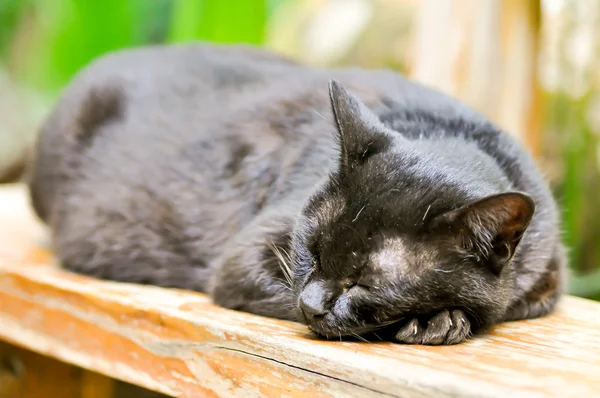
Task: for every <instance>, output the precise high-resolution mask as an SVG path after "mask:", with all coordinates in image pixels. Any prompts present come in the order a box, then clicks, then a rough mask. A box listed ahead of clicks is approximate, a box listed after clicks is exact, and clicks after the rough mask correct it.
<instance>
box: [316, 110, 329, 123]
mask: <svg viewBox="0 0 600 398" xmlns="http://www.w3.org/2000/svg"><path fill="white" fill-rule="evenodd" d="M312 111H313V112H314V113H316V114H317V115H319V116H321V118H323V120H327V121H328V122H329V121H330V120H329V119H327V118H326V117H325V116H323V115H321V114H320V113H319V112H317V111H316V110H314V109H313V110H312Z"/></svg>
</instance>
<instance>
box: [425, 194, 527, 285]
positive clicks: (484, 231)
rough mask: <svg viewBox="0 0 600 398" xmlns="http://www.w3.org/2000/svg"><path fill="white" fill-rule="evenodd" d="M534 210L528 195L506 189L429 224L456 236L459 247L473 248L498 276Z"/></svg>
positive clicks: (512, 253) (511, 255) (512, 252)
mask: <svg viewBox="0 0 600 398" xmlns="http://www.w3.org/2000/svg"><path fill="white" fill-rule="evenodd" d="M534 212H535V202H534V200H533V199H532V198H531V197H530V196H529V195H527V194H524V193H521V192H507V193H502V194H497V195H492V196H488V197H486V198H483V199H480V200H478V201H476V202H474V203H471V204H468V205H466V206H464V207H461V208H459V209H457V210H453V211H450V212H447V213H444V214H441V215H439V216H437V217H435V218H434V219H433V220H432V224H431V225H432V227H434V228H435V229H439V230H440V231H443V232H445V233H450V234H452V235H453V236H454V237H456V238H458V239H459V244H460V245H461V246H462V247H463V248H465V249H467V250H473V251H475V252H476V254H477V255H478V256H480V257H481V258H482V259H483V261H484V262H485V263H486V264H487V265H488V266H489V267H490V270H491V271H492V272H493V273H494V274H496V275H499V274H500V273H501V272H502V270H503V269H504V267H505V266H506V265H507V264H508V263H509V262H510V260H511V259H512V258H513V256H514V254H515V251H516V249H517V246H518V245H519V243H520V242H521V238H522V237H523V235H524V234H525V231H526V230H527V227H528V226H529V223H530V222H531V219H532V217H533V214H534Z"/></svg>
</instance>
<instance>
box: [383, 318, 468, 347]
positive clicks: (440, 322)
mask: <svg viewBox="0 0 600 398" xmlns="http://www.w3.org/2000/svg"><path fill="white" fill-rule="evenodd" d="M470 333H471V323H470V322H469V319H468V318H467V316H466V315H465V313H464V312H463V311H461V310H444V311H442V312H439V313H437V314H435V315H434V316H432V317H431V318H429V319H428V320H427V325H426V326H423V325H422V323H421V322H419V319H417V318H415V319H412V320H410V321H408V322H407V323H406V324H404V325H403V326H402V328H401V329H400V330H399V331H398V333H396V336H395V340H396V341H398V342H399V343H406V344H426V345H442V344H444V345H450V344H458V343H462V342H463V341H465V340H466V339H467V337H468V336H469V334H470Z"/></svg>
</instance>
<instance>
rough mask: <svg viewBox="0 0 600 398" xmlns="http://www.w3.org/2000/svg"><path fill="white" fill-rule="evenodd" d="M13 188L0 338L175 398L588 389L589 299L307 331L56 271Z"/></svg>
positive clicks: (598, 320) (588, 393) (592, 362)
mask: <svg viewBox="0 0 600 398" xmlns="http://www.w3.org/2000/svg"><path fill="white" fill-rule="evenodd" d="M26 203H27V202H26V199H25V194H24V192H23V190H22V187H19V186H12V187H9V188H4V189H0V226H1V228H0V242H1V244H2V245H1V247H2V251H1V254H0V339H3V340H5V341H7V342H10V343H12V344H17V345H21V346H24V347H27V348H28V349H31V350H33V351H36V352H38V353H41V354H43V355H46V356H50V357H54V358H57V359H60V360H61V361H65V362H68V363H71V364H74V365H77V366H80V367H83V368H87V369H90V370H94V371H96V372H98V373H101V374H104V375H107V376H110V377H114V378H118V379H121V380H124V381H127V382H130V383H133V384H137V385H139V386H142V387H145V388H148V389H152V390H155V391H159V392H162V393H165V394H168V395H172V396H177V397H190V398H192V397H193V398H196V397H204V396H207V397H212V396H227V397H236V396H240V397H249V396H273V397H275V396H276V397H280V396H289V397H294V396H313V397H325V396H360V397H369V396H393V397H406V396H410V397H457V396H460V397H505V396H510V397H521V396H523V397H526V396H527V397H529V396H531V397H551V396H556V397H593V396H597V395H598V394H599V393H600V316H599V315H600V305H599V304H598V303H595V302H591V301H588V300H583V299H577V298H573V297H566V298H565V299H563V300H562V303H561V305H560V308H559V310H558V311H557V312H556V313H555V314H553V315H551V316H548V317H546V318H543V319H537V320H531V321H525V322H512V323H507V324H504V325H501V326H498V327H496V328H495V329H494V330H493V331H492V333H490V334H487V335H485V336H480V337H477V338H475V339H473V340H471V341H470V342H468V343H466V344H462V345H458V346H452V347H423V346H407V345H395V344H390V343H370V344H365V343H359V342H339V341H319V340H315V339H313V338H312V337H311V336H310V335H309V334H308V333H307V331H306V329H305V327H304V326H302V325H299V324H295V323H293V322H283V321H277V320H272V319H267V318H262V317H258V316H253V315H249V314H244V313H239V312H235V311H229V310H225V309H222V308H219V307H217V306H214V305H213V304H211V302H210V300H209V299H208V298H207V297H206V296H204V295H201V294H195V293H191V292H183V291H176V290H166V289H160V288H155V287H143V286H136V285H130V284H120V283H113V282H103V281H97V280H94V279H90V278H85V277H81V276H78V275H74V274H70V273H67V272H64V271H62V270H60V269H58V268H57V267H55V266H53V265H52V264H51V261H50V260H49V259H50V258H51V255H50V253H49V252H48V251H45V250H43V249H39V247H38V242H39V241H40V240H39V239H40V235H39V234H42V233H43V229H40V226H39V225H37V224H36V223H35V222H34V221H33V218H32V215H31V214H30V212H29V210H28V207H27V204H26Z"/></svg>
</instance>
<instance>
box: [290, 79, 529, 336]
mask: <svg viewBox="0 0 600 398" xmlns="http://www.w3.org/2000/svg"><path fill="white" fill-rule="evenodd" d="M330 96H331V103H332V110H333V114H334V117H335V123H336V128H337V131H338V138H339V148H340V159H339V169H338V170H337V171H336V172H335V173H333V174H332V175H331V176H330V177H329V179H328V180H327V181H326V182H325V183H324V185H323V186H321V187H320V189H319V190H318V191H317V192H316V193H315V194H314V195H313V196H312V197H311V198H310V199H309V200H308V202H307V203H306V205H305V207H304V209H303V213H302V217H301V218H300V221H299V222H298V224H297V226H296V229H295V231H294V234H293V239H292V249H293V251H292V252H293V253H294V255H293V261H294V279H293V290H294V297H295V300H296V301H295V302H296V304H297V308H298V315H299V317H300V319H301V320H303V321H304V322H306V323H307V324H308V325H309V327H310V329H311V330H313V331H314V332H316V333H317V334H320V335H323V336H327V337H338V336H349V335H364V334H366V333H368V332H371V331H374V330H375V329H378V328H380V327H382V326H384V325H387V324H390V323H392V322H397V321H400V320H402V319H405V318H409V317H413V316H415V315H426V314H428V313H434V312H436V311H439V310H442V309H445V308H458V309H462V310H463V311H464V312H465V313H466V314H468V315H469V316H470V320H471V323H472V325H473V326H474V328H477V327H484V326H488V325H490V324H491V323H493V322H495V321H497V320H498V318H499V317H501V316H502V315H503V313H504V312H505V310H506V308H507V306H508V302H509V299H510V298H511V293H512V289H513V277H512V275H511V272H513V271H512V267H509V266H508V265H509V264H510V262H511V261H514V256H515V252H516V249H517V246H518V245H519V242H520V241H521V237H522V236H523V234H524V232H525V230H526V228H527V227H528V225H529V222H530V220H531V218H532V216H533V213H534V202H533V200H532V199H531V198H530V197H529V196H528V195H526V194H523V193H519V192H506V193H500V194H498V193H496V194H489V195H485V194H484V195H478V194H477V192H474V189H472V187H471V189H470V190H469V189H467V190H465V189H462V187H461V186H460V185H461V184H460V177H456V178H455V177H453V176H452V175H451V174H452V173H453V170H454V169H453V167H449V168H448V167H447V166H448V165H447V164H440V165H437V164H436V162H437V160H436V158H435V156H433V157H432V156H429V158H428V157H427V156H422V154H419V151H415V150H412V149H411V142H410V141H408V140H406V139H404V138H403V137H402V136H401V135H400V134H397V133H395V132H393V131H390V130H388V129H387V128H386V127H385V126H384V125H382V124H381V122H380V121H379V119H378V118H377V117H376V116H375V115H374V114H373V113H372V112H371V111H370V110H369V109H368V108H367V107H366V106H365V105H363V104H362V103H361V102H360V100H358V99H357V98H356V97H354V96H353V95H352V94H350V93H348V92H347V91H345V90H344V89H343V88H342V87H341V86H340V85H339V84H338V83H336V82H332V83H331V84H330ZM466 161H467V159H465V162H466ZM445 167H446V168H445ZM458 168H459V169H460V167H458ZM454 173H455V174H460V171H459V172H456V171H454ZM449 175H450V177H449ZM453 178H455V179H457V181H458V182H454V180H453ZM517 255H519V254H518V253H517Z"/></svg>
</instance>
